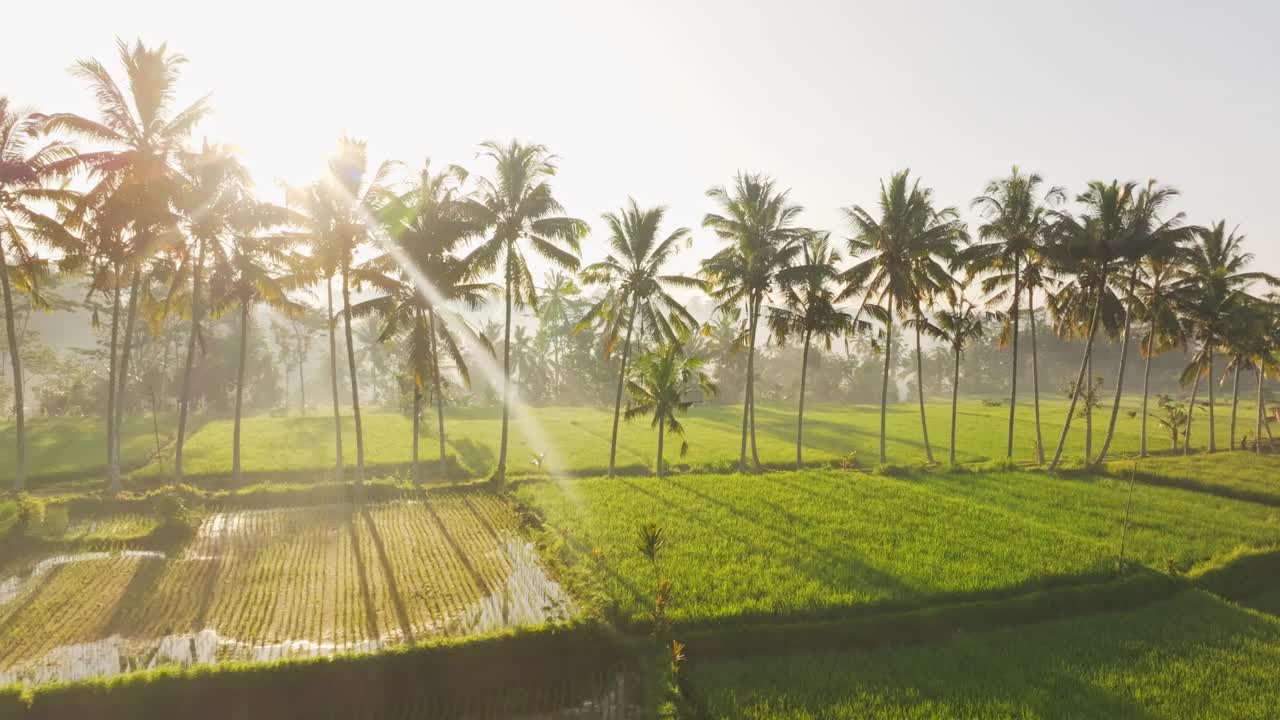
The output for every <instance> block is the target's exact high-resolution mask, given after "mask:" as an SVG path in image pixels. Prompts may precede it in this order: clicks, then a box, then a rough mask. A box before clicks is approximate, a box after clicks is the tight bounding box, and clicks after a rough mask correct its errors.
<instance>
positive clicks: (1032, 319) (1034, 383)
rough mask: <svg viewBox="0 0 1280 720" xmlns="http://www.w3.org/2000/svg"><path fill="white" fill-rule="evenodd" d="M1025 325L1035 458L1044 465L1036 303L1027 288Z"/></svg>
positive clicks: (1029, 289)
mask: <svg viewBox="0 0 1280 720" xmlns="http://www.w3.org/2000/svg"><path fill="white" fill-rule="evenodd" d="M1027 324H1028V326H1029V328H1028V329H1030V330H1031V394H1032V396H1033V397H1034V399H1035V409H1036V457H1037V461H1038V462H1039V464H1041V465H1043V464H1044V436H1043V435H1041V434H1040V355H1039V353H1038V352H1037V351H1036V301H1035V288H1032V287H1030V286H1028V287H1027Z"/></svg>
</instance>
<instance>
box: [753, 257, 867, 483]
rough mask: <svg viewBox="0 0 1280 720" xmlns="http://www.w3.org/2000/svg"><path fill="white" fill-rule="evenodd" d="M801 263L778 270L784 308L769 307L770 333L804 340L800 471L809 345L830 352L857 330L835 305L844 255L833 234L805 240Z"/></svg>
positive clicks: (798, 450) (798, 446)
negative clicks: (838, 340) (815, 341)
mask: <svg viewBox="0 0 1280 720" xmlns="http://www.w3.org/2000/svg"><path fill="white" fill-rule="evenodd" d="M801 247H802V256H801V258H799V260H800V262H799V264H797V265H793V266H791V267H788V268H784V269H782V270H780V271H778V284H779V285H780V286H781V289H782V296H783V303H784V304H783V305H781V306H777V307H770V308H769V319H768V323H769V332H770V333H771V334H772V335H773V337H774V339H775V340H776V341H777V343H778V345H779V346H781V345H785V344H786V343H787V340H789V339H790V338H791V337H793V336H795V335H799V336H800V338H801V344H802V346H803V347H804V350H803V351H802V352H801V354H800V407H799V410H798V412H797V414H796V469H797V470H799V469H800V468H802V467H804V454H803V448H804V396H805V384H806V380H807V379H808V373H809V346H810V345H811V344H812V342H813V339H814V338H815V337H817V338H818V339H819V340H821V341H822V344H823V346H824V347H825V348H826V349H827V351H828V352H830V350H831V342H832V340H834V339H835V338H836V337H839V336H842V335H844V334H846V333H849V332H852V331H853V316H851V315H850V314H849V313H847V312H845V311H843V310H841V309H839V308H837V307H836V304H835V295H836V293H835V291H834V290H833V289H832V284H833V283H834V282H835V280H836V279H837V278H838V277H839V274H840V273H839V271H838V270H837V269H836V266H837V265H839V264H840V253H839V252H837V251H836V250H835V249H833V248H832V247H831V240H830V234H829V233H814V234H812V235H810V236H809V237H807V238H805V240H804V243H803V245H802V246H801Z"/></svg>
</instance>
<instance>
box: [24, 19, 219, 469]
mask: <svg viewBox="0 0 1280 720" xmlns="http://www.w3.org/2000/svg"><path fill="white" fill-rule="evenodd" d="M117 51H118V53H119V57H120V62H121V64H122V65H123V66H124V69H125V79H126V80H127V84H126V86H125V87H127V90H128V92H125V91H124V90H123V89H122V88H121V86H120V85H119V84H117V83H116V81H115V79H113V78H112V77H111V73H110V72H108V71H107V69H106V67H105V66H104V65H103V64H102V63H100V62H99V61H97V60H93V59H86V60H80V61H78V62H77V63H76V64H75V66H74V67H73V69H72V72H73V74H74V75H76V76H77V77H79V78H80V79H82V80H84V81H86V82H87V83H88V85H89V87H90V89H91V90H92V91H93V93H94V96H95V97H96V98H97V101H98V112H99V115H100V117H101V119H100V120H98V121H95V120H90V119H88V118H84V117H81V116H79V115H75V114H71V113H60V114H56V115H52V116H50V117H49V119H48V123H47V125H46V128H47V129H48V130H49V131H50V132H65V133H68V134H71V135H75V136H78V137H81V138H84V139H85V140H87V141H88V142H90V143H92V144H94V145H96V146H98V149H95V150H92V151H88V152H82V153H78V154H77V155H76V156H74V157H71V158H67V159H66V160H64V161H62V163H60V168H59V169H60V170H63V171H67V172H71V171H76V170H83V171H86V172H87V173H88V175H89V177H90V179H91V184H90V187H89V188H88V189H87V190H86V191H85V192H84V193H83V194H82V196H81V199H80V202H79V203H78V205H77V209H76V211H75V212H74V214H73V217H74V220H75V221H76V222H77V223H81V224H82V223H83V222H84V221H85V220H86V218H87V214H88V212H89V209H90V208H96V210H95V211H94V214H95V216H96V218H98V220H99V221H102V220H104V219H106V218H111V221H112V222H113V223H118V225H117V227H116V228H114V229H106V228H100V229H99V230H98V233H99V234H100V235H102V236H104V237H112V236H115V237H120V234H121V233H122V232H123V229H124V228H125V227H126V226H127V227H128V228H129V230H130V235H131V236H132V237H131V238H130V239H129V243H128V246H127V251H125V252H123V253H121V254H120V255H119V256H117V257H116V258H115V259H114V261H113V262H114V263H115V264H116V265H117V270H118V272H114V273H112V274H111V277H112V279H113V281H114V282H117V283H118V282H119V281H120V278H122V277H126V276H127V277H129V278H131V279H130V280H129V287H130V292H129V307H128V310H127V315H128V318H127V320H126V327H125V333H124V347H123V348H122V349H121V352H120V357H119V367H118V368H116V364H117V363H116V356H115V344H114V343H113V344H112V348H111V356H112V357H111V363H110V364H111V366H112V372H110V373H109V375H110V377H109V378H108V383H109V385H110V388H109V391H108V403H107V404H108V409H107V415H108V417H107V464H108V473H107V474H108V479H109V482H110V487H111V489H112V490H113V491H118V490H119V489H120V487H121V483H120V431H119V428H120V425H121V424H122V422H123V408H124V402H123V397H122V396H123V395H124V392H125V389H126V386H125V383H126V380H127V378H128V377H129V371H128V366H129V354H130V347H131V344H132V339H133V327H134V324H135V321H136V317H137V310H138V297H139V293H140V286H141V282H142V273H143V264H144V263H145V261H146V260H147V259H148V258H149V257H151V255H152V254H153V253H154V252H155V250H156V249H157V247H158V246H159V245H160V244H162V243H165V242H168V241H170V240H171V239H172V238H170V237H166V236H167V235H170V234H171V233H170V232H169V231H170V229H171V228H172V227H173V226H174V224H175V218H174V215H173V206H174V202H175V197H176V196H177V195H178V193H179V187H180V186H181V184H182V183H181V172H180V167H179V165H180V163H179V154H180V153H181V152H182V150H183V147H184V145H185V143H186V141H187V138H188V136H189V135H190V134H191V131H192V130H193V129H194V128H195V126H196V125H197V124H198V123H199V122H200V121H201V120H202V119H203V118H204V117H205V116H206V115H207V114H208V113H209V110H210V108H209V104H208V96H205V97H203V98H200V99H199V100H196V101H195V102H194V103H192V104H190V105H188V106H186V107H185V108H183V109H181V110H178V109H177V108H176V107H175V105H174V95H175V89H176V86H177V81H178V77H179V75H180V72H181V68H182V65H184V64H185V63H186V62H187V60H186V58H185V57H183V56H182V55H178V54H176V53H171V52H169V50H168V48H167V46H165V45H160V46H159V47H155V48H148V47H146V46H145V45H143V44H142V42H141V41H138V42H136V43H134V44H133V45H129V44H128V43H126V42H124V41H123V40H120V41H117ZM121 240H123V238H121ZM117 245H119V243H117ZM113 294H117V293H114V291H113ZM114 307H115V305H114V304H113V308H114ZM114 326H115V320H114V319H113V327H114ZM114 335H115V333H113V336H114Z"/></svg>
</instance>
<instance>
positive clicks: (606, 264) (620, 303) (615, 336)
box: [574, 198, 705, 477]
mask: <svg viewBox="0 0 1280 720" xmlns="http://www.w3.org/2000/svg"><path fill="white" fill-rule="evenodd" d="M666 213H667V209H666V208H665V207H662V206H658V207H653V208H648V209H642V208H641V207H640V206H639V205H637V204H636V201H635V199H634V198H629V199H628V204H627V206H626V207H624V208H622V209H621V210H620V211H619V212H616V213H613V212H608V213H604V214H603V215H602V216H601V217H602V218H603V219H604V222H605V224H606V225H607V226H608V228H609V247H610V250H611V251H612V252H610V254H609V255H608V256H606V257H605V259H604V260H601V261H600V262H597V263H592V264H591V265H588V266H587V267H585V268H583V269H582V273H581V275H580V276H581V278H582V282H583V284H585V285H606V286H608V291H607V292H606V293H605V295H604V297H602V298H601V299H600V300H599V301H597V302H596V303H595V304H594V305H592V306H591V308H590V309H589V310H587V313H586V315H584V316H583V318H582V320H581V321H579V322H578V324H577V326H576V327H575V328H574V332H581V331H583V330H585V329H586V328H588V327H590V326H591V325H593V324H597V323H599V324H601V325H602V326H603V328H604V333H603V357H604V358H605V359H606V360H607V359H608V358H609V357H610V355H612V354H613V352H614V350H615V349H616V348H617V346H618V341H619V338H620V337H621V340H622V363H621V366H620V367H619V368H618V386H617V392H616V393H615V394H614V403H613V431H612V434H611V436H610V440H609V477H613V476H614V471H615V467H616V461H617V455H618V420H619V418H620V417H621V415H622V389H623V384H624V381H625V380H626V377H627V362H628V360H629V359H630V357H631V336H632V333H633V332H634V331H635V329H636V321H637V320H639V321H640V337H641V338H650V339H652V341H653V342H655V343H667V344H670V345H672V346H676V345H679V344H680V343H681V342H682V341H683V340H684V339H686V338H687V337H688V336H689V335H690V334H691V333H692V331H693V329H694V328H695V327H697V325H698V322H697V320H696V319H694V317H693V316H692V315H691V314H689V311H688V310H686V309H685V307H684V304H683V303H681V302H680V301H678V300H676V299H675V298H673V297H672V296H671V294H670V291H669V289H668V287H669V286H670V287H680V288H697V289H703V288H704V287H705V286H704V284H703V282H702V281H701V280H698V279H697V278H691V277H687V276H684V275H665V274H662V267H663V266H664V265H665V264H666V263H667V262H668V261H670V260H671V259H672V258H673V257H675V254H676V252H677V251H678V250H679V246H680V244H681V243H682V242H684V243H686V244H687V241H688V239H689V229H688V228H683V227H682V228H676V229H675V230H674V231H673V232H672V233H671V234H669V235H667V236H666V237H665V238H661V239H659V238H660V235H661V233H660V230H659V228H660V227H661V226H662V220H663V218H664V217H665V216H666ZM624 326H625V328H626V330H625V331H623V327H624Z"/></svg>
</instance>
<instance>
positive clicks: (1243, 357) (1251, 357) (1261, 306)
mask: <svg viewBox="0 0 1280 720" xmlns="http://www.w3.org/2000/svg"><path fill="white" fill-rule="evenodd" d="M1270 321H1271V312H1270V307H1268V305H1267V303H1266V301H1265V300H1262V299H1259V298H1252V297H1250V298H1248V299H1247V300H1246V302H1244V303H1243V304H1242V306H1241V307H1240V308H1238V309H1237V310H1236V311H1235V312H1233V313H1232V315H1231V318H1230V320H1229V322H1228V324H1227V328H1226V334H1225V335H1224V336H1223V349H1225V350H1226V351H1227V352H1228V353H1229V355H1230V358H1231V359H1230V360H1229V361H1228V362H1227V366H1226V367H1225V368H1223V372H1222V380H1221V382H1226V379H1227V376H1228V375H1230V376H1231V431H1230V433H1229V434H1228V438H1230V443H1229V445H1230V449H1231V450H1233V451H1234V450H1235V449H1236V419H1237V415H1238V411H1239V407H1240V371H1241V370H1245V371H1248V370H1254V369H1257V367H1258V363H1259V359H1260V358H1261V357H1262V356H1263V355H1265V354H1266V352H1267V332H1268V330H1269V329H1270V326H1269V325H1270ZM1240 449H1241V450H1243V449H1244V442H1243V440H1242V441H1241V443H1240Z"/></svg>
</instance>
